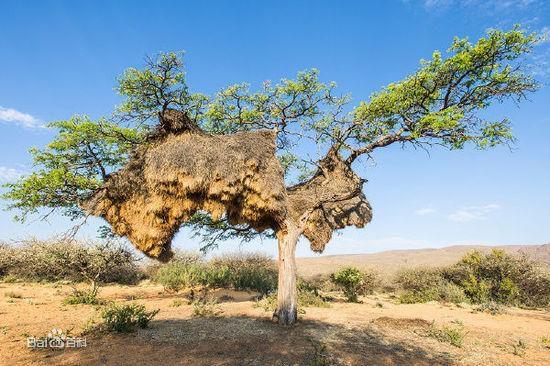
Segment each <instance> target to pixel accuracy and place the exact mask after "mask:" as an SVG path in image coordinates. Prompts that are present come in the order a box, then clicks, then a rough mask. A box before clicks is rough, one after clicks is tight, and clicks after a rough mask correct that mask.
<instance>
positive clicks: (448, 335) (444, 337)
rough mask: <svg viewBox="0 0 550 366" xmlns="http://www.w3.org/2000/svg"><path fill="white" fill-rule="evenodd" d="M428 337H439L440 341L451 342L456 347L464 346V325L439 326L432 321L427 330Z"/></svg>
mask: <svg viewBox="0 0 550 366" xmlns="http://www.w3.org/2000/svg"><path fill="white" fill-rule="evenodd" d="M427 335H428V337H431V338H434V339H437V340H438V341H439V342H444V343H449V344H451V345H453V346H455V347H462V343H463V341H464V336H465V332H464V327H463V326H461V325H457V326H446V325H445V326H442V327H439V326H437V325H436V324H435V322H432V324H431V325H430V328H429V329H428V332H427Z"/></svg>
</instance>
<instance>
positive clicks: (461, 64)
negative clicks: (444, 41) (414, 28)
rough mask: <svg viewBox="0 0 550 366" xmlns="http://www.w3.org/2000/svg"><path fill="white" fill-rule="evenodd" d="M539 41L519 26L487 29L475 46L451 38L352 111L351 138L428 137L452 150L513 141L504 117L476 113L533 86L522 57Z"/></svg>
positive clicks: (402, 139) (410, 139) (382, 142)
mask: <svg viewBox="0 0 550 366" xmlns="http://www.w3.org/2000/svg"><path fill="white" fill-rule="evenodd" d="M538 39H539V37H538V36H537V35H535V34H527V33H525V31H523V30H522V29H520V28H519V27H514V28H513V29H512V30H510V31H507V32H505V31H500V30H491V31H489V32H488V34H487V36H486V37H485V38H481V39H479V40H478V41H477V42H476V43H475V44H472V43H470V42H469V41H468V40H467V39H459V38H455V40H454V42H453V44H452V45H451V47H450V48H449V49H448V51H447V57H446V58H444V57H443V55H442V54H441V52H439V51H436V52H434V53H433V55H432V59H431V60H423V61H422V63H421V68H420V69H419V70H418V71H417V72H416V73H414V74H413V75H411V76H409V77H407V78H405V79H404V80H402V81H400V82H397V83H393V84H390V85H388V86H387V87H386V88H385V89H384V90H382V91H381V92H378V93H375V94H374V95H373V96H372V97H371V98H370V101H369V102H362V103H361V104H360V105H359V107H357V108H356V109H355V111H354V115H355V120H356V121H357V123H358V124H359V125H360V128H356V129H355V132H354V138H355V139H356V140H357V141H358V142H360V143H367V144H371V143H374V145H373V147H378V146H385V145H387V144H388V143H393V142H396V141H399V142H410V143H413V144H422V143H426V142H430V141H432V142H433V143H438V144H441V145H443V146H447V147H449V148H452V149H460V148H462V147H463V146H464V144H465V143H467V142H472V143H474V144H475V145H477V146H478V147H480V148H486V147H492V146H495V145H498V144H501V143H507V142H510V141H512V139H513V137H512V132H511V128H510V123H509V121H508V120H507V119H503V120H501V121H489V120H485V119H483V118H482V117H480V116H479V115H478V114H477V113H478V112H479V111H480V110H482V109H485V108H487V107H489V106H490V105H491V104H492V103H493V102H494V101H498V102H501V101H503V100H506V99H513V100H516V101H520V100H521V99H523V98H524V97H525V93H526V92H530V91H534V90H535V89H536V88H537V84H536V83H535V82H534V81H533V79H532V78H531V77H530V76H529V75H527V74H526V73H525V71H524V70H523V68H522V67H523V66H522V64H521V58H522V57H523V56H524V55H525V54H527V53H529V52H530V51H531V49H532V47H533V45H534V44H535V43H536V42H537V40H538ZM381 136H389V137H390V138H389V139H386V140H384V139H383V138H382V139H381Z"/></svg>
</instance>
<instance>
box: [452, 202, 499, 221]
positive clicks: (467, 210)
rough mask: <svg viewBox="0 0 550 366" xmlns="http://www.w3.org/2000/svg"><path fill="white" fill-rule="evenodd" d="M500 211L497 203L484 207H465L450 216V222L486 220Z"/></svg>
mask: <svg viewBox="0 0 550 366" xmlns="http://www.w3.org/2000/svg"><path fill="white" fill-rule="evenodd" d="M499 209H500V205H499V204H497V203H491V204H488V205H484V206H468V207H463V208H461V209H460V210H457V211H455V212H453V213H452V214H450V215H449V220H451V221H454V222H469V221H473V220H485V219H487V216H488V215H489V214H490V213H491V212H494V211H496V210H499Z"/></svg>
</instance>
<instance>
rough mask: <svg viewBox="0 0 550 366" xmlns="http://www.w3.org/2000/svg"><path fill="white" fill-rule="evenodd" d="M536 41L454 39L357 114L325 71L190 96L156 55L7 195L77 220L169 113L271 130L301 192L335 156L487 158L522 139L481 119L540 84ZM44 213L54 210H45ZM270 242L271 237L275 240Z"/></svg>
mask: <svg viewBox="0 0 550 366" xmlns="http://www.w3.org/2000/svg"><path fill="white" fill-rule="evenodd" d="M537 40H538V36H537V35H536V34H534V33H528V32H526V31H525V30H523V29H521V28H520V27H514V28H513V29H511V30H509V31H501V30H490V31H488V33H487V35H486V36H485V37H483V38H481V39H479V40H478V41H477V42H475V43H471V42H470V41H468V39H464V38H462V39H460V38H455V40H454V41H453V43H452V45H451V46H450V48H449V49H448V50H447V51H446V52H439V51H436V52H434V53H433V54H432V57H431V58H430V59H429V60H422V61H421V63H420V67H419V68H418V70H417V71H416V72H414V73H412V74H411V75H410V76H408V77H406V78H405V79H403V80H401V81H399V82H396V83H392V84H389V85H388V86H386V87H384V88H383V89H382V90H381V91H379V92H376V93H374V94H373V95H371V96H370V98H368V99H367V100H365V101H361V102H359V103H358V105H357V106H355V107H353V106H351V105H350V102H351V97H350V96H349V95H348V94H340V93H338V92H337V88H336V84H335V83H332V82H331V83H324V82H322V81H320V79H319V71H318V70H316V69H311V70H307V71H303V72H299V73H298V74H297V76H296V77H295V78H294V79H282V80H280V81H279V82H277V83H271V82H269V81H266V82H264V83H263V84H262V86H261V87H259V88H251V87H250V85H248V84H235V85H231V86H229V87H227V88H225V89H223V90H220V91H219V92H218V93H216V94H215V95H213V96H207V95H204V94H201V93H192V92H191V91H190V88H189V87H188V85H187V82H186V79H185V71H184V69H185V68H184V64H183V60H182V56H183V55H182V54H181V53H176V52H170V53H163V54H160V55H158V56H157V57H154V58H151V57H148V58H146V60H145V67H144V68H143V69H137V68H129V69H127V70H126V71H125V72H124V73H123V75H122V76H121V77H120V78H119V79H118V86H117V91H118V93H119V94H120V95H121V96H122V98H123V102H122V104H120V105H119V106H118V107H117V108H116V110H115V112H114V113H113V115H112V116H110V117H108V118H101V119H99V120H97V121H94V120H91V119H90V118H88V117H86V116H74V117H71V118H70V119H69V120H65V121H57V122H53V123H51V124H50V125H49V127H50V128H53V129H55V130H57V135H56V136H55V138H54V140H53V141H52V142H51V143H50V144H48V145H47V146H46V147H44V148H41V149H37V148H33V149H31V151H30V152H31V154H32V156H33V161H34V164H35V167H36V170H35V171H34V172H33V173H31V174H30V175H28V176H25V177H23V178H22V179H20V180H19V181H17V182H14V183H8V184H6V185H5V186H6V188H7V191H6V192H5V193H4V194H3V195H2V196H3V198H4V199H7V200H9V201H10V203H9V206H8V208H10V209H16V210H18V211H19V214H18V215H17V216H16V219H18V220H21V221H23V220H25V218H26V217H27V215H29V214H37V213H39V214H41V215H42V217H47V216H48V215H49V213H50V212H53V211H55V210H60V211H61V213H62V214H64V215H68V216H69V217H71V218H72V219H76V218H79V217H82V216H83V215H84V213H83V211H82V210H81V209H80V207H79V202H82V201H83V200H85V199H86V198H88V197H89V196H90V195H92V194H93V193H94V192H95V191H96V190H97V189H99V187H101V185H102V183H103V182H104V181H105V180H106V179H107V178H108V176H109V175H110V174H111V173H112V172H114V171H116V170H117V169H119V168H120V167H121V166H122V165H124V163H126V162H127V161H128V159H129V157H130V156H131V155H132V153H133V152H134V151H135V149H137V148H138V147H140V146H144V145H147V144H148V143H149V141H150V138H149V137H150V136H151V135H153V134H154V131H155V130H156V129H158V128H159V126H158V125H157V120H158V118H159V116H161V115H162V114H163V112H164V111H166V110H168V109H177V110H180V111H183V112H185V114H186V115H187V116H188V117H189V118H190V119H191V120H192V121H193V122H194V123H196V124H197V125H198V126H200V128H201V129H202V130H204V131H205V132H207V133H210V134H230V133H235V132H238V131H250V130H259V129H271V130H274V131H276V133H277V138H276V143H277V149H278V157H279V160H280V162H281V164H282V166H283V168H284V171H285V177H286V180H287V182H288V184H289V188H292V187H293V186H294V185H295V184H303V183H304V182H307V181H308V179H311V178H312V177H313V175H314V174H315V172H316V171H318V170H319V166H320V161H321V160H322V159H323V158H324V157H325V156H326V155H327V154H328V152H332V153H337V154H340V155H342V156H343V158H344V161H345V163H346V164H348V165H349V167H350V168H351V166H352V164H353V163H354V162H355V161H356V160H357V159H358V158H361V157H365V156H366V157H368V156H370V154H371V153H372V152H373V151H374V150H375V149H377V148H381V147H385V146H388V145H391V144H394V143H400V144H404V145H413V146H421V147H427V146H431V145H440V146H444V147H447V148H450V149H462V148H463V147H464V146H466V144H468V143H471V144H473V145H475V146H476V147H478V148H489V147H493V146H496V145H500V144H509V143H511V142H512V141H513V134H512V131H511V126H510V121H509V120H508V119H506V118H494V119H488V118H487V117H485V116H484V115H482V114H480V112H481V111H482V110H485V109H486V108H488V107H489V106H490V105H491V104H493V103H495V102H503V101H505V100H513V101H520V100H522V99H524V98H525V97H526V94H527V93H529V92H532V91H534V90H536V88H537V84H536V82H535V81H534V80H533V78H532V77H531V76H530V75H529V73H528V72H527V70H526V68H525V63H523V62H522V61H523V60H524V57H525V55H526V54H528V53H529V52H531V50H532V47H533V46H534V44H535V43H536V42H537ZM43 208H46V209H47V211H45V213H44V211H41V209H43ZM184 225H186V226H190V227H192V228H193V229H194V233H195V235H199V236H202V237H203V239H205V240H206V241H205V245H206V246H208V245H215V243H216V241H217V240H220V239H227V238H230V237H240V238H241V239H243V240H250V239H252V238H254V237H256V235H258V234H257V233H256V232H255V231H254V230H251V229H250V228H249V227H247V226H246V225H230V224H229V223H228V222H227V221H226V220H224V219H223V218H222V219H221V220H220V221H216V222H214V221H212V220H211V218H210V217H209V215H207V214H204V213H202V212H199V213H197V214H196V215H195V216H193V217H192V219H191V220H190V221H188V222H187V223H185V224H184ZM267 235H272V233H270V232H268V234H267Z"/></svg>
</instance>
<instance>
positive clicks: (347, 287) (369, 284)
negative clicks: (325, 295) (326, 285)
mask: <svg viewBox="0 0 550 366" xmlns="http://www.w3.org/2000/svg"><path fill="white" fill-rule="evenodd" d="M330 279H331V281H332V282H333V283H334V284H336V285H337V286H339V287H340V288H341V289H342V291H343V292H344V295H345V296H346V299H347V301H349V302H357V301H358V296H359V295H364V294H367V293H372V291H373V289H374V287H375V283H376V275H375V274H374V273H373V272H361V271H360V270H359V269H358V268H355V267H344V268H342V269H340V270H339V271H338V272H335V273H333V274H331V276H330Z"/></svg>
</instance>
